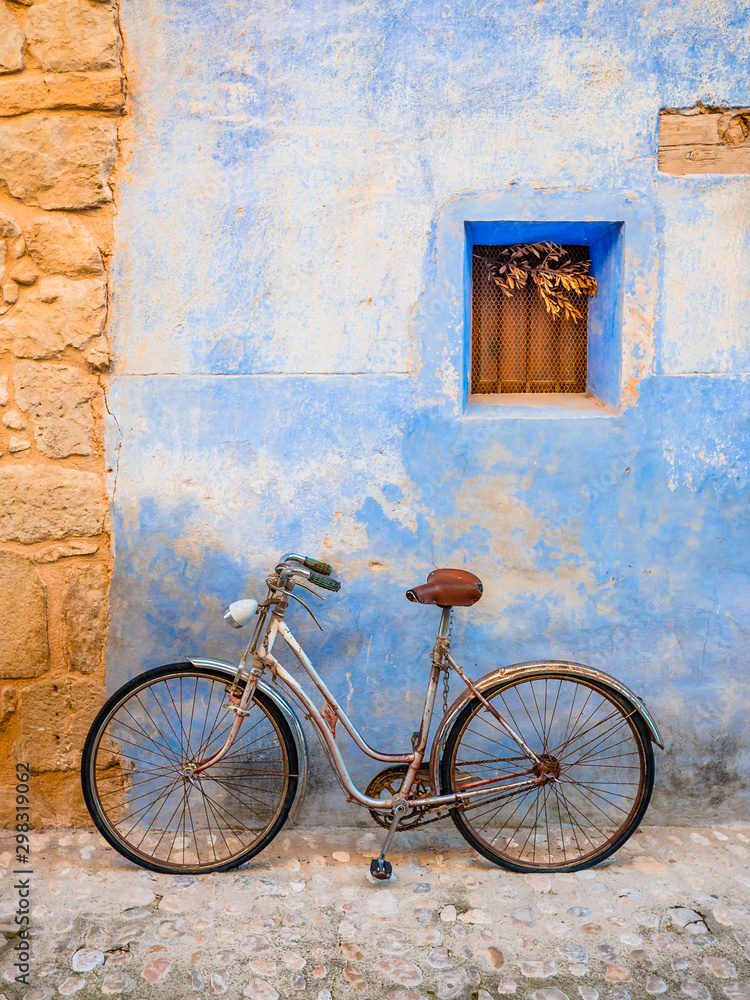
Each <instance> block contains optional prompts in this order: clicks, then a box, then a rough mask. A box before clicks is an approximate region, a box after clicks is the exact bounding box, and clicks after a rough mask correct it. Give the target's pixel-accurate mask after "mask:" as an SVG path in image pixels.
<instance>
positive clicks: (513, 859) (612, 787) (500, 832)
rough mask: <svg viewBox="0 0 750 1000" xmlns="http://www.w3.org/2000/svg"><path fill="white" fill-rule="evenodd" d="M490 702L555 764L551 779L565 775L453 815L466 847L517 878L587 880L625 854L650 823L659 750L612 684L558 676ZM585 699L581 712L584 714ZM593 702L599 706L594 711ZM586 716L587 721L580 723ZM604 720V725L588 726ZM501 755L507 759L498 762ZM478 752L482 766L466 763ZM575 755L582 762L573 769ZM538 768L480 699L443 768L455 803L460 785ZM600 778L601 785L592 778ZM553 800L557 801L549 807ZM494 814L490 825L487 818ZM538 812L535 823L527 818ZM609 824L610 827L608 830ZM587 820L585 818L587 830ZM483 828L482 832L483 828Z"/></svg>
mask: <svg viewBox="0 0 750 1000" xmlns="http://www.w3.org/2000/svg"><path fill="white" fill-rule="evenodd" d="M563 691H564V694H563ZM483 694H484V697H485V698H486V699H487V700H488V701H489V702H490V703H491V704H493V703H494V705H493V707H495V708H496V709H497V711H499V713H500V714H501V715H502V716H503V718H505V719H506V721H507V722H509V723H510V724H511V725H512V726H513V727H514V728H515V730H516V732H517V733H518V734H519V735H520V736H521V737H522V738H523V739H524V740H525V741H526V743H527V745H528V746H530V747H531V749H532V750H534V752H535V753H536V754H537V755H539V756H541V755H542V754H546V755H547V756H546V757H545V760H544V767H546V768H548V770H549V773H550V774H551V775H555V773H556V772H557V773H556V777H555V780H550V779H549V778H548V779H547V782H546V783H545V784H543V785H538V786H536V788H532V789H530V790H528V789H527V790H525V791H524V790H523V789H521V790H518V791H516V792H512V793H509V794H507V795H506V796H505V797H501V796H496V798H495V799H494V800H493V799H492V798H491V792H488V796H487V798H484V797H480V798H479V799H478V800H476V801H474V802H472V801H468V802H465V804H464V805H461V806H457V807H454V808H452V809H451V810H449V812H450V816H451V818H452V820H453V822H454V824H455V825H456V827H457V829H458V830H459V831H460V833H461V835H462V836H463V837H464V838H465V840H466V841H467V842H468V843H469V844H471V846H472V847H473V848H474V850H476V851H478V852H479V854H481V855H483V857H485V858H487V859H488V860H489V861H492V862H493V863H494V864H497V865H499V866H500V867H502V868H506V869H508V870H509V871H515V872H566V871H567V872H570V871H580V870H581V869H584V868H590V867H592V866H593V865H595V864H598V863H600V862H601V861H604V860H605V859H606V858H608V857H609V856H610V855H611V854H614V853H615V851H617V850H619V849H620V847H622V845H623V844H624V843H625V842H626V841H627V840H628V838H629V837H630V836H632V834H633V833H634V832H635V830H636V829H637V828H638V825H639V824H640V822H641V820H642V819H643V816H644V815H645V812H646V809H647V808H648V805H649V802H650V799H651V793H652V790H653V785H654V753H653V747H652V744H651V739H650V736H649V733H648V729H647V727H646V724H645V722H644V721H643V719H642V718H641V716H640V714H639V713H638V712H637V710H635V709H634V707H633V706H632V705H631V704H630V703H629V702H627V701H626V699H625V698H623V697H622V695H620V694H619V692H616V691H614V690H613V689H612V688H610V687H608V686H607V685H606V684H602V683H599V682H594V681H590V680H588V679H583V678H580V677H575V676H574V675H571V674H570V673H567V672H565V671H563V670H555V669H554V668H550V670H549V671H545V672H544V673H540V674H535V675H531V676H529V675H527V676H525V677H521V678H516V679H513V678H509V679H508V680H506V681H502V680H501V681H499V682H498V683H497V684H496V685H495V686H493V687H492V688H491V689H489V690H487V691H485V692H483ZM561 698H562V702H563V704H562V705H561ZM579 698H580V699H581V701H580V704H581V706H582V707H581V711H578V708H577V705H576V702H577V701H578V700H579ZM592 698H593V699H594V700H593V702H592V705H593V707H591V706H589V702H591V701H592ZM542 704H543V706H544V707H543V711H542V709H541V707H540V706H541V705H542ZM566 704H568V706H569V707H568V709H567V711H568V715H567V716H565V714H564V712H561V714H560V715H557V708H558V707H562V708H563V709H565V706H566ZM521 709H523V711H521ZM583 712H587V716H586V717H585V718H584V720H583V723H581V722H580V719H581V714H582V713H583ZM597 713H598V714H599V715H600V716H601V717H600V719H599V721H598V722H594V723H593V724H591V725H589V723H590V720H591V719H592V718H593V717H594V715H596V714H597ZM556 715H557V725H555V717H556ZM563 720H565V721H564V723H563ZM609 720H614V721H613V722H612V723H610V721H609ZM561 725H564V726H565V728H564V730H563V735H562V741H559V740H558V742H557V743H555V744H553V739H555V738H556V737H558V736H559V731H560V727H561ZM472 727H473V728H472ZM607 727H608V728H607ZM597 730H598V732H597ZM619 731H621V733H622V737H623V739H621V740H618V743H621V744H622V747H620V746H618V744H616V743H612V742H611V740H612V739H613V737H614V736H615V735H616V734H617V733H618V732H619ZM482 741H484V742H482ZM477 744H478V746H477ZM493 744H494V745H495V756H492V752H493ZM480 748H481V749H480ZM498 748H499V750H500V753H503V752H507V755H506V756H498V755H497V750H498ZM478 749H480V757H479V759H478V760H476V761H472V760H471V759H468V760H467V759H466V757H467V756H470V754H473V755H474V756H475V757H476V755H477V750H478ZM556 750H557V751H558V754H557V756H556V755H555V751H556ZM615 751H616V752H615ZM576 753H577V754H578V759H577V760H571V757H572V756H573V755H574V754H576ZM482 754H484V759H482ZM636 757H637V761H636ZM597 761H598V762H597ZM615 761H616V762H615ZM530 765H531V762H530V761H529V759H528V758H525V757H524V755H523V752H522V751H521V750H520V748H519V747H518V745H517V744H516V743H515V742H514V741H512V740H511V739H510V737H509V736H507V734H506V733H504V732H503V730H502V729H501V727H500V725H499V723H498V722H497V721H496V720H495V719H494V718H493V717H492V716H491V715H490V713H489V712H488V711H487V710H486V709H485V708H484V707H483V705H482V703H481V702H480V701H479V699H478V698H476V697H475V698H472V699H471V700H470V701H469V702H468V703H467V704H466V705H465V706H464V708H463V709H462V710H461V712H460V713H459V715H458V716H457V718H456V719H455V721H454V723H453V725H452V726H451V729H450V731H449V734H448V738H447V739H446V742H445V747H444V751H443V754H442V758H441V761H440V788H441V793H442V794H443V795H446V794H452V793H454V792H455V791H456V790H457V788H458V786H459V785H462V786H463V787H464V788H465V787H466V786H467V784H471V782H472V781H477V780H482V779H487V778H491V779H493V780H498V779H500V778H502V777H503V772H505V773H507V774H510V773H513V772H514V771H515V772H516V773H517V772H518V771H519V770H520V769H521V768H523V767H528V766H530ZM636 771H637V775H636V773H635V772H636ZM490 772H493V773H490ZM573 773H574V774H575V775H576V776H575V777H572V776H571V775H572V774H573ZM592 774H595V775H596V777H594V778H592V777H591V775H592ZM467 778H468V779H469V781H468V782H467ZM586 779H588V780H586ZM513 780H516V781H517V780H519V779H518V778H515V779H513ZM521 780H524V779H523V778H521ZM621 788H622V789H624V790H623V791H621V790H620V789H621ZM545 789H546V790H547V791H546V792H545V791H544V790H545ZM553 795H554V802H553V803H552V804H551V806H550V807H549V808H548V802H549V801H550V799H552V797H553ZM568 795H569V796H570V797H571V799H570V800H568V799H567V798H566V796H568ZM586 800H588V802H587V801H586ZM497 803H499V804H497ZM602 803H604V805H602ZM496 804H497V808H496V809H495V810H494V813H493V812H492V810H493V807H494V806H495V805H496ZM605 806H606V808H605ZM626 807H627V808H626ZM488 812H489V818H485V817H487V815H488ZM612 812H614V813H615V815H614V820H613V819H612V816H611V815H610V814H611V813H612ZM617 812H622V813H624V818H622V819H621V820H618V817H617ZM532 813H533V818H529V817H531V816H532ZM550 814H552V818H553V822H552V825H551V826H550ZM603 816H604V817H607V818H608V819H610V820H612V822H609V823H605V821H604V819H603V818H602V817H603ZM519 817H520V818H519ZM566 817H567V818H566ZM580 818H584V821H585V823H586V824H587V825H586V826H584V825H583V824H582V823H581V822H580ZM480 820H484V825H483V826H482V827H481V828H479V829H478V825H479V821H480ZM516 821H517V822H516ZM524 823H526V826H524V825H523V824H524ZM490 824H492V826H491V828H490V830H487V829H486V828H487V826H489V825H490ZM602 826H603V827H605V829H603V830H602V829H601V827H602ZM506 830H508V831H509V832H504V831H506ZM597 830H598V831H599V833H597V832H596V831H597ZM493 831H495V832H494V834H493V836H492V837H490V836H489V834H490V833H493ZM519 831H521V832H520V834H519ZM503 840H504V841H505V843H504V844H503ZM574 841H575V843H573V842H574ZM587 841H588V842H587ZM545 844H546V848H545ZM553 845H554V846H553ZM545 850H546V857H544V852H545ZM537 852H539V857H538V858H537Z"/></svg>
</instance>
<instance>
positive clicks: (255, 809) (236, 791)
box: [81, 663, 299, 874]
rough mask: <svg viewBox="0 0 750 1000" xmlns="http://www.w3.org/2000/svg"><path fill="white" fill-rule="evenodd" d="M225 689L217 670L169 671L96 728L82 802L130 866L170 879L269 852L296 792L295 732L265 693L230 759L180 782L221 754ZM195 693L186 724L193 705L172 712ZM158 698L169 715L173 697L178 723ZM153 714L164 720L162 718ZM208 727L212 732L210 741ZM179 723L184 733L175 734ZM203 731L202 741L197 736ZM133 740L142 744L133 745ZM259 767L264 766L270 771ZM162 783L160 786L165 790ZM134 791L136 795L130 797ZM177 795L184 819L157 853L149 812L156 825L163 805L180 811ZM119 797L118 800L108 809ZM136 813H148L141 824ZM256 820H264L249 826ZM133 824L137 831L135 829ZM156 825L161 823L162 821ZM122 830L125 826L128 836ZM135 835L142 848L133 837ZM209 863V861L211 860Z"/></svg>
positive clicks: (185, 666) (152, 674)
mask: <svg viewBox="0 0 750 1000" xmlns="http://www.w3.org/2000/svg"><path fill="white" fill-rule="evenodd" d="M229 680H230V679H229V678H228V677H227V675H226V674H225V673H223V672H222V671H220V670H218V669H216V668H214V667H208V666H200V667H197V666H195V665H194V664H192V663H169V664H166V665H164V666H161V667H156V668H154V669H152V670H148V671H146V672H145V673H143V674H140V675H138V676H137V677H134V678H133V679H132V680H130V681H128V682H127V683H126V684H123V685H122V687H120V688H119V689H118V690H117V691H116V692H115V693H114V694H113V695H112V696H111V698H109V700H108V701H107V702H106V704H105V705H104V706H103V707H102V708H101V710H100V711H99V713H98V714H97V716H96V718H95V719H94V721H93V723H92V725H91V728H90V730H89V733H88V735H87V737H86V742H85V744H84V748H83V755H82V759H81V784H82V787H83V796H84V799H85V802H86V806H87V808H88V811H89V813H90V815H91V818H92V820H93V822H94V824H95V826H96V828H97V829H98V830H99V832H100V833H101V835H102V836H103V837H104V839H105V840H106V841H107V842H108V843H109V844H110V845H111V846H112V847H113V848H114V849H115V850H116V851H118V852H119V853H120V854H121V855H122V856H123V857H125V858H127V859H128V860H129V861H132V862H133V863H134V864H137V865H139V866H141V867H143V868H147V869H150V870H151V871H156V872H165V873H179V874H198V873H207V872H212V871H229V870H231V869H232V868H236V867H238V866H239V865H241V864H244V863H245V862H247V861H249V860H250V858H252V857H254V856H255V855H256V854H258V853H259V852H260V851H262V850H263V849H264V848H265V847H267V846H268V844H269V843H270V842H271V841H272V840H273V838H274V837H275V836H276V835H277V834H278V832H279V831H280V830H281V828H282V826H283V825H284V823H285V821H286V819H287V816H288V815H289V811H290V809H291V807H292V804H293V802H294V797H295V794H296V790H297V781H298V776H299V760H298V756H297V748H296V744H295V742H294V738H293V736H292V731H291V728H290V726H289V723H288V722H287V720H286V719H285V718H284V716H283V714H282V712H281V711H280V710H279V708H278V707H277V706H276V705H275V704H274V702H273V701H272V699H271V698H269V697H268V695H266V694H265V693H264V692H262V691H259V690H258V691H256V693H255V696H254V699H253V701H252V702H251V705H250V709H251V715H250V716H249V717H247V718H246V719H244V720H243V723H242V726H241V727H240V731H239V733H238V735H237V738H236V741H235V743H234V744H233V745H232V747H231V748H230V751H229V753H228V754H227V756H226V757H225V758H224V760H223V761H222V762H220V763H219V764H217V765H215V766H214V768H209V769H207V770H206V771H204V772H202V775H201V776H198V775H196V776H194V777H193V778H192V779H187V778H184V777H182V776H181V772H182V771H184V770H185V764H186V763H187V762H188V758H191V759H196V758H197V759H198V760H201V759H205V757H207V756H208V755H209V753H212V752H214V751H215V750H216V749H218V747H219V746H221V744H222V742H223V740H224V737H225V735H226V733H227V732H228V730H229V727H230V725H231V722H232V721H233V720H234V715H233V714H232V713H230V712H228V711H226V710H224V711H223V712H222V705H223V704H224V703H226V700H227V698H226V691H225V689H226V688H227V686H228V684H229ZM191 689H192V703H191V705H190V709H191V714H190V716H189V719H188V717H187V702H186V705H185V708H186V711H185V712H183V711H182V709H180V710H179V711H177V710H176V705H175V704H174V701H175V698H178V697H179V698H180V699H182V698H183V697H185V698H188V699H189V696H190V692H191ZM183 692H184V695H183ZM199 692H200V697H199ZM159 694H160V695H162V698H163V700H164V704H165V705H167V706H168V705H169V700H168V698H167V696H169V698H171V700H172V702H173V705H174V708H175V714H174V716H173V717H172V719H170V713H169V712H165V711H164V707H163V705H162V703H161V700H160V699H159V697H158V695H159ZM149 704H150V706H151V709H152V710H153V715H152V713H151V712H150V711H149ZM157 706H159V708H160V710H161V715H159V714H157ZM256 709H257V717H256V718H254V716H253V714H252V713H253V712H254V711H255V710H256ZM153 716H156V719H157V720H158V724H157V722H156V721H155V719H154V718H153ZM162 716H163V717H164V721H162ZM209 718H210V719H211V728H210V729H209V730H208V733H207V732H206V727H207V725H208V721H209ZM177 721H179V725H172V722H175V723H176V722H177ZM199 727H200V737H198V736H197V734H198V731H199ZM258 727H260V731H259V733H258ZM177 729H179V734H178V732H177ZM253 733H255V736H254V738H253V739H252V740H251V741H250V742H248V736H249V735H251V734H253ZM128 737H130V739H128ZM136 738H139V739H140V741H141V743H143V744H144V745H143V746H139V745H138V743H137V742H134V740H135V739H136ZM191 738H192V743H191ZM118 741H119V743H118ZM264 744H265V745H264ZM125 746H127V747H128V749H127V750H125V749H124V747H125ZM131 748H135V749H131ZM261 764H265V768H263V767H261V766H260V765H261ZM269 779H272V780H269ZM149 782H151V783H153V782H155V783H156V786H157V787H155V788H154V786H153V784H152V785H151V789H152V791H150V790H149ZM159 782H163V783H164V784H162V785H159ZM144 788H145V790H144ZM165 789H167V790H166V791H164V790H165ZM209 789H210V790H209ZM250 789H251V790H250ZM159 791H161V792H162V793H163V794H162V795H161V797H160V798H154V799H153V803H152V804H151V805H150V804H149V803H150V802H151V799H149V798H148V797H149V796H151V795H156V793H157V792H159ZM135 792H137V794H132V795H130V797H128V796H129V793H135ZM180 795H181V796H182V802H183V806H182V812H181V818H180V819H178V820H177V822H176V824H175V823H172V827H169V828H168V829H167V830H165V831H163V832H162V834H161V837H160V838H159V841H158V843H157V844H156V845H155V846H154V837H155V836H156V834H157V833H159V830H160V827H158V826H157V827H156V828H155V829H153V830H152V829H151V828H150V827H149V828H147V829H146V830H145V832H144V831H143V824H144V822H145V819H144V817H148V815H149V813H148V810H149V809H151V810H152V812H151V817H152V824H153V823H156V821H157V820H158V818H159V814H160V813H161V812H162V809H163V808H164V804H163V803H162V805H161V806H159V809H158V810H157V811H156V813H155V814H154V813H153V809H155V808H156V804H157V803H158V802H159V801H161V799H165V801H169V805H168V807H167V810H166V811H165V813H164V815H167V812H168V810H169V809H171V806H172V803H173V802H177V806H176V808H179V800H180ZM194 795H195V798H193V796H194ZM113 796H114V800H113V801H108V799H112V797H113ZM248 796H250V797H251V798H252V800H253V802H252V803H251V802H250V799H249V798H248ZM138 798H140V799H141V800H143V799H144V798H145V799H146V806H145V809H146V812H145V813H144V806H143V801H141V802H140V804H139V805H138V806H137V808H136V809H135V812H133V807H134V805H135V803H136V801H137V799H138ZM191 799H193V802H194V805H195V807H196V810H197V809H198V807H199V806H200V807H202V812H203V817H205V820H204V819H203V817H202V816H201V815H200V812H198V820H199V826H198V828H197V829H196V827H195V821H194V818H193V810H192V807H191V804H190V801H191ZM139 812H140V813H143V816H141V817H140V818H139V815H138V814H139ZM237 813H239V814H240V815H239V816H238V815H237ZM253 814H256V815H257V816H258V817H260V818H253ZM186 815H187V816H189V818H190V825H191V830H192V834H188V832H187V822H186V818H185V817H186ZM134 817H135V823H133V822H132V821H133V820H134ZM172 818H173V817H170V820H169V821H167V822H168V823H169V822H171V821H172ZM159 822H161V823H162V824H163V823H164V820H163V819H162V820H160V821H159ZM126 823H127V824H128V825H129V829H128V830H127V832H126V830H125V825H126ZM139 823H141V825H140V827H139V826H138V824H139ZM252 824H255V825H258V824H259V829H253V827H252ZM180 827H182V834H180V833H179V831H180ZM136 828H137V829H138V838H139V842H138V843H135V842H134V841H135V840H136V839H137V838H136V837H134V836H133V830H135V829H136ZM172 828H174V834H173V835H172ZM165 835H172V844H171V847H170V848H169V850H168V851H166V850H165V848H166V843H168V840H167V841H166V842H165V844H164V847H162V846H161V845H162V841H164V838H165ZM178 836H179V837H181V843H179V842H178V839H177V838H178ZM191 837H192V845H191ZM246 839H249V840H250V841H251V842H249V843H248V842H246ZM222 841H223V843H222ZM217 843H218V845H219V849H218V850H217ZM149 844H150V845H152V846H151V847H150V848H149V846H148V845H149ZM186 845H187V849H186ZM201 850H203V855H201ZM180 851H181V858H179V859H178V855H179V854H180ZM211 854H213V857H209V855H211ZM220 855H221V856H220Z"/></svg>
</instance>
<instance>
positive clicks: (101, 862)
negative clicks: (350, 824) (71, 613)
mask: <svg viewBox="0 0 750 1000" xmlns="http://www.w3.org/2000/svg"><path fill="white" fill-rule="evenodd" d="M379 833H380V831H376V832H372V833H371V832H364V831H363V830H362V829H361V828H358V829H336V830H333V829H319V828H315V829H310V830H305V831H302V830H299V829H297V830H292V831H291V832H289V833H288V834H287V833H286V832H285V831H284V832H282V834H281V835H280V836H279V837H278V838H277V839H276V841H275V842H274V843H273V844H272V845H271V846H270V847H269V848H268V849H267V850H266V851H265V852H264V854H263V855H261V856H260V857H258V858H256V859H255V862H254V863H252V864H250V865H248V866H245V867H244V868H242V869H240V870H238V871H235V872H231V873H228V874H220V875H208V876H198V877H187V876H176V877H175V876H169V875H155V874H152V873H150V872H146V871H143V870H141V869H139V868H135V867H133V866H132V865H131V864H129V863H128V862H127V861H125V860H124V859H123V858H121V857H120V856H119V855H118V854H116V853H115V852H114V851H113V850H111V849H110V848H109V847H108V846H106V845H105V844H104V842H103V841H102V840H101V839H100V838H99V836H98V835H97V834H96V833H93V832H90V831H80V832H78V831H73V832H71V831H54V830H49V831H41V832H38V833H36V834H34V835H33V846H32V863H31V865H30V866H29V867H30V868H31V870H32V873H33V874H30V875H26V876H20V878H24V877H26V878H28V879H29V881H30V889H31V896H30V914H31V925H32V928H33V931H32V940H33V945H32V955H31V958H30V965H31V972H30V975H29V983H28V985H24V984H22V983H18V982H16V981H15V976H16V973H17V971H18V970H17V969H15V968H14V963H15V962H16V961H17V959H18V952H17V951H15V950H14V945H15V944H17V943H18V941H19V938H18V936H17V931H18V928H17V926H16V925H15V923H14V918H15V914H16V910H17V908H18V906H19V902H18V900H19V891H18V890H17V889H16V888H14V886H15V885H16V884H17V882H18V879H19V876H17V875H15V874H14V872H13V869H14V868H17V867H20V866H18V865H17V864H16V863H15V861H14V856H13V854H12V853H11V848H12V846H13V845H12V842H11V840H10V839H9V838H8V837H7V835H5V839H2V837H0V849H1V850H2V852H3V853H0V866H2V868H1V869H0V870H2V869H6V870H5V871H4V873H3V874H2V880H1V883H0V884H1V885H2V894H1V896H0V900H1V909H0V928H1V929H2V935H0V937H2V945H3V947H2V952H0V969H2V970H3V971H2V973H1V974H0V976H1V979H0V990H4V991H5V992H4V993H0V1000H4V998H5V1000H15V998H16V997H18V998H24V1000H52V998H56V997H58V996H63V997H69V996H75V997H77V998H79V1000H86V998H93V997H97V998H98V997H100V996H102V995H104V996H118V995H124V996H126V997H128V998H129V1000H147V998H165V1000H167V998H168V1000H183V998H184V1000H194V998H210V997H213V996H221V995H224V996H226V997H227V998H234V997H237V998H239V997H249V998H250V1000H276V998H278V997H282V998H284V1000H286V998H288V997H299V998H300V1000H351V998H360V1000H367V998H369V1000H380V998H387V1000H421V998H434V997H438V998H440V1000H449V998H453V997H458V998H462V1000H469V998H476V1000H489V998H492V1000H495V998H497V997H508V996H513V995H515V996H516V997H519V998H527V997H528V998H531V1000H566V998H569V1000H598V998H602V1000H636V998H643V997H646V996H649V995H650V996H659V995H663V996H666V997H667V998H669V997H674V998H675V1000H677V998H684V997H689V998H692V1000H711V998H712V1000H724V998H728V1000H750V938H748V937H747V936H746V935H748V934H750V926H749V925H750V920H749V919H748V905H749V903H750V868H749V867H748V866H749V865H750V827H726V828H723V829H694V830H692V829H684V828H680V829H667V828H655V827H649V828H643V829H642V830H640V831H639V833H638V834H637V835H636V836H635V837H634V838H632V839H631V840H630V842H629V843H628V845H627V846H626V847H625V848H624V849H623V850H621V851H620V852H619V854H617V855H616V856H615V857H614V858H612V859H610V861H609V862H607V863H605V864H604V865H602V866H600V867H598V868H596V869H591V870H588V871H583V872H579V873H577V874H572V875H552V876H547V875H525V876H524V875H515V874H512V873H510V872H505V871H502V870H501V869H499V868H495V867H493V866H492V865H490V864H489V863H487V862H486V861H484V860H483V859H482V858H480V857H479V856H478V855H476V854H474V852H473V851H471V850H469V849H468V848H467V847H466V845H464V844H463V842H462V841H460V840H459V839H457V836H456V834H455V832H454V831H453V830H452V828H451V827H450V825H449V822H448V823H440V824H438V825H435V826H432V827H430V828H429V829H425V830H422V831H420V830H415V831H411V832H410V833H408V834H401V835H400V836H399V837H398V838H397V841H396V844H395V848H396V849H395V850H394V852H393V854H392V855H391V861H392V862H393V868H394V875H395V878H394V879H393V880H391V881H390V882H386V883H382V882H374V881H373V880H372V879H371V878H370V876H369V873H368V864H369V859H370V858H371V857H372V856H373V855H374V854H377V853H378V852H377V849H376V845H377V844H378V843H379V836H378V834H379Z"/></svg>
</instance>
